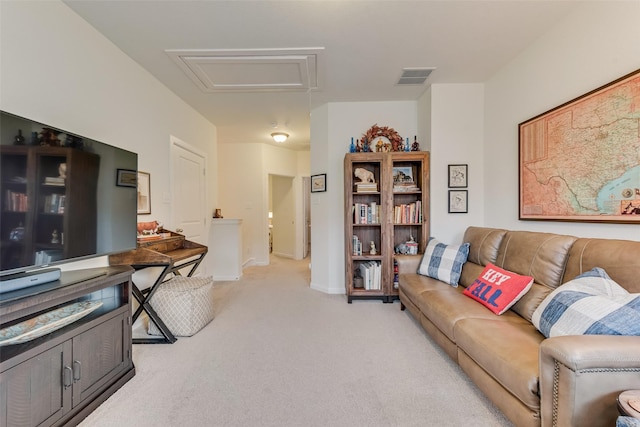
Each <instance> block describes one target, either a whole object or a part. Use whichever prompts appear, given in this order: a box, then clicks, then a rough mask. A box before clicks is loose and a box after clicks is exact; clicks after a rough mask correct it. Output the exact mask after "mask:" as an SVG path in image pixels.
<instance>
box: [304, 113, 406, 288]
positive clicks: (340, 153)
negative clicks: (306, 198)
mask: <svg viewBox="0 0 640 427" xmlns="http://www.w3.org/2000/svg"><path fill="white" fill-rule="evenodd" d="M375 124H377V125H378V126H389V127H392V128H394V129H395V130H396V131H397V132H398V133H399V134H400V135H401V136H402V137H404V138H407V137H408V138H409V139H410V140H411V141H412V140H413V136H414V135H417V131H418V124H417V102H416V101H400V102H342V103H329V104H326V105H323V106H321V107H318V108H316V109H314V110H313V111H312V112H311V141H312V142H311V174H312V175H313V174H319V173H326V174H327V191H326V192H323V193H312V194H311V223H312V224H313V225H312V227H311V228H312V230H311V245H312V250H311V287H312V288H314V289H317V290H320V291H322V292H326V293H333V294H344V293H345V286H344V283H345V277H344V275H345V273H344V271H345V269H344V267H345V266H344V166H343V165H344V155H345V154H346V153H348V152H349V145H350V144H351V137H354V138H356V139H358V138H360V137H361V136H362V134H364V133H365V132H366V131H367V130H368V129H369V128H371V126H373V125H375Z"/></svg>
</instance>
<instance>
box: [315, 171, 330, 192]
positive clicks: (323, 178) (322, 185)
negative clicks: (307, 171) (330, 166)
mask: <svg viewBox="0 0 640 427" xmlns="http://www.w3.org/2000/svg"><path fill="white" fill-rule="evenodd" d="M323 191H327V174H326V173H321V174H317V175H311V192H312V193H321V192H323Z"/></svg>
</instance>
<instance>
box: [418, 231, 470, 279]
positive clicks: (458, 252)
mask: <svg viewBox="0 0 640 427" xmlns="http://www.w3.org/2000/svg"><path fill="white" fill-rule="evenodd" d="M468 256H469V244H468V243H463V244H461V245H447V244H444V243H442V242H439V241H438V240H436V239H434V238H433V237H432V238H430V239H429V243H427V248H426V250H425V251H424V255H423V256H422V261H420V266H419V267H418V272H417V273H418V274H421V275H423V276H429V277H432V278H434V279H438V280H441V281H443V282H445V283H448V284H449V285H451V286H453V287H454V288H456V287H458V280H460V274H461V273H462V265H463V264H464V263H465V262H466V261H467V257H468Z"/></svg>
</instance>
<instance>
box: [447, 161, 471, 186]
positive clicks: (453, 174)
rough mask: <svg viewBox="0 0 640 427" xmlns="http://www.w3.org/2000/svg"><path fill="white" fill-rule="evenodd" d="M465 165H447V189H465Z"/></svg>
mask: <svg viewBox="0 0 640 427" xmlns="http://www.w3.org/2000/svg"><path fill="white" fill-rule="evenodd" d="M467 169H468V167H467V165H449V188H467Z"/></svg>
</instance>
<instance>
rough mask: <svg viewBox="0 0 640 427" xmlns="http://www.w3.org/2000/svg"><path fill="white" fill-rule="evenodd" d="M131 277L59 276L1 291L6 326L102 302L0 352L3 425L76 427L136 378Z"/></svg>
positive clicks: (110, 273)
mask: <svg viewBox="0 0 640 427" xmlns="http://www.w3.org/2000/svg"><path fill="white" fill-rule="evenodd" d="M132 272H133V269H131V268H129V267H126V266H118V267H107V268H99V269H89V270H78V271H74V272H63V273H62V277H61V279H60V281H57V282H52V283H46V284H44V285H38V286H34V287H32V288H30V289H22V290H19V291H13V292H8V293H4V294H0V316H1V318H2V322H3V323H2V327H3V328H4V327H7V326H10V325H12V324H15V323H19V322H21V321H23V320H26V319H29V318H32V317H34V316H36V315H38V314H41V313H43V312H46V311H49V310H52V309H54V308H56V307H58V306H62V305H66V304H68V303H73V302H78V301H84V300H92V301H98V300H99V301H101V302H102V306H101V307H100V308H99V309H98V310H96V311H94V312H92V313H90V314H89V315H87V316H85V317H83V318H81V319H79V320H77V321H76V322H74V323H71V324H69V325H67V326H65V327H63V328H61V329H58V330H55V331H53V332H50V333H48V334H46V335H44V336H42V337H39V338H36V339H33V340H31V341H27V342H24V343H20V344H13V345H6V346H3V347H0V349H1V351H0V426H3V427H4V426H51V425H63V424H65V425H74V424H77V423H79V422H80V420H82V418H84V417H85V416H86V415H88V413H90V412H91V411H92V410H93V409H95V408H96V407H97V406H98V405H100V403H102V402H103V401H105V400H106V399H107V398H108V396H110V395H111V394H112V393H113V392H114V391H115V390H117V389H118V388H119V387H121V386H122V385H123V384H124V383H125V382H127V381H128V380H129V379H131V378H132V377H133V376H134V374H135V370H134V366H133V361H132V357H131V298H130V295H131V274H132Z"/></svg>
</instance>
